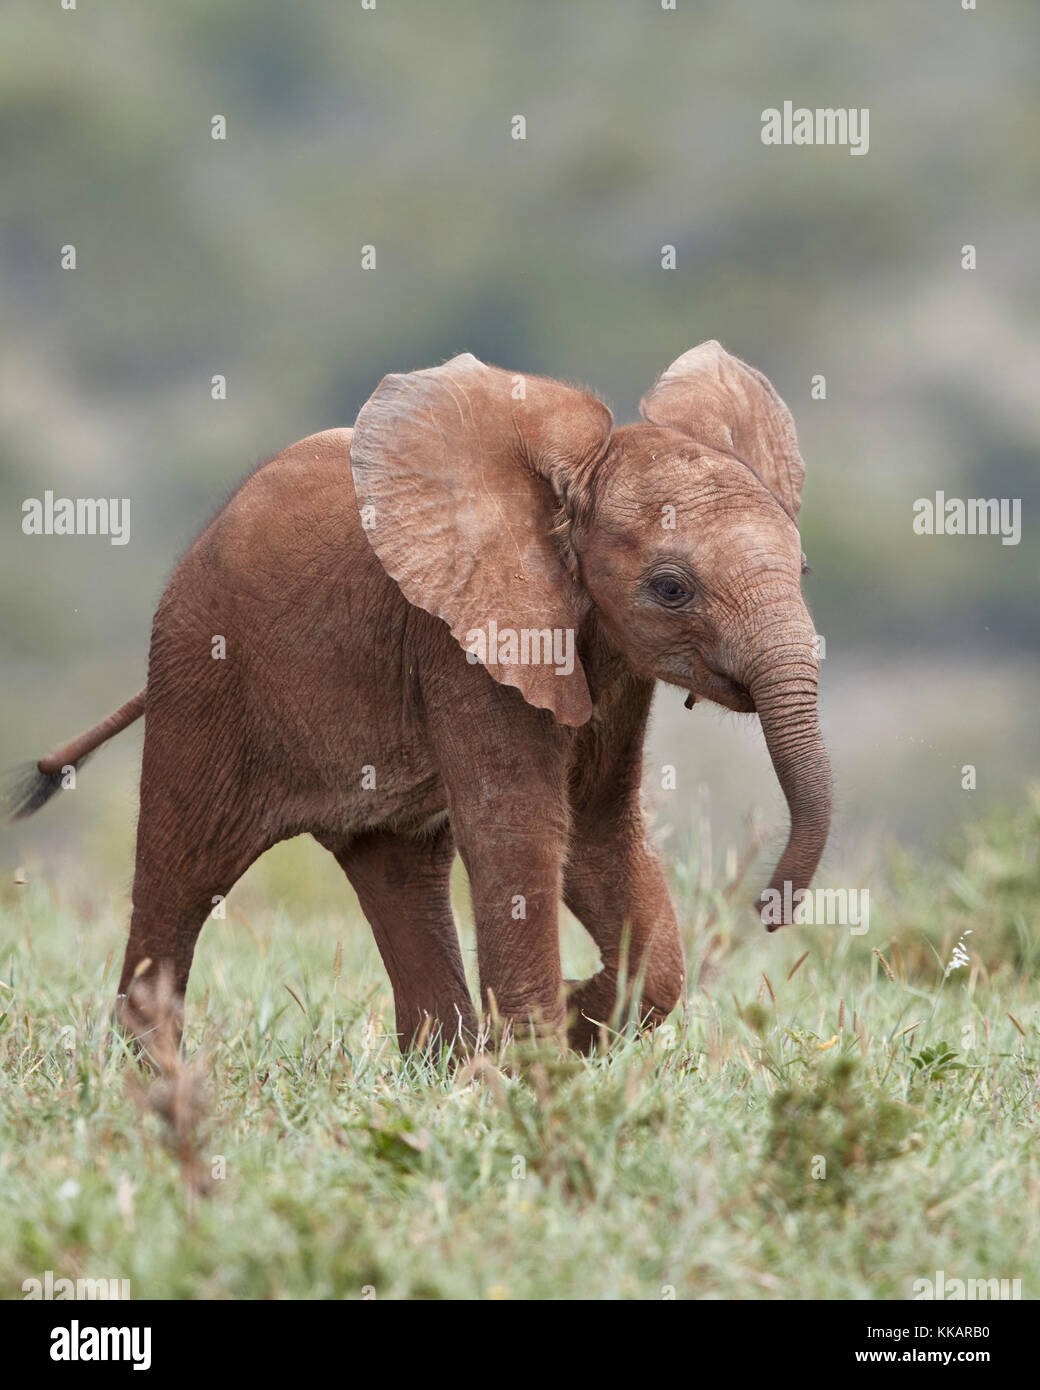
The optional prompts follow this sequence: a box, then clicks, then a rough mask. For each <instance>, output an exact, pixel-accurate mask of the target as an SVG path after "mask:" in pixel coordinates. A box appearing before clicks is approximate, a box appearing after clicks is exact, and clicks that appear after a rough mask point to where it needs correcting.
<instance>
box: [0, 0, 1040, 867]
mask: <svg viewBox="0 0 1040 1390" xmlns="http://www.w3.org/2000/svg"><path fill="white" fill-rule="evenodd" d="M0 24H2V35H3V42H2V43H0V122H2V129H3V139H2V141H0V174H2V187H3V190H4V199H3V212H2V220H0V319H2V322H3V325H4V330H5V331H4V333H3V339H2V342H0V354H2V357H0V441H2V447H0V525H2V526H3V538H4V543H3V545H2V547H0V587H2V592H3V594H4V604H3V612H2V619H0V652H2V659H3V665H4V671H5V686H4V694H3V697H2V703H0V714H2V715H3V721H2V722H3V733H2V738H0V763H3V764H7V763H10V762H13V761H17V760H19V759H21V758H23V757H25V756H27V755H28V754H30V753H35V752H37V751H40V750H41V749H42V748H43V747H45V746H47V745H49V744H51V743H53V742H55V741H57V740H58V739H59V738H61V737H65V736H68V735H69V734H71V733H73V732H75V731H77V730H78V729H79V728H81V727H82V726H84V725H86V724H89V723H91V722H93V721H94V720H95V719H97V718H100V717H101V715H103V714H104V713H106V712H107V711H108V710H109V709H111V708H113V707H114V706H115V705H116V704H118V703H119V702H121V701H122V700H123V699H124V698H125V697H126V696H127V695H128V694H130V693H131V692H132V691H133V690H134V689H136V688H137V686H138V685H139V684H140V683H142V681H143V677H144V669H145V655H146V647H147V637H148V630H149V625H150V620H151V614H152V610H153V608H154V604H155V602H156V600H157V598H158V596H159V593H160V592H161V589H162V585H163V583H164V580H165V577H166V576H167V575H168V573H169V572H170V570H171V568H172V567H173V564H174V563H175V561H176V558H177V556H178V554H179V552H180V551H181V550H183V549H184V547H185V546H186V545H187V544H188V543H189V542H190V541H191V539H192V537H193V536H194V534H195V533H196V532H197V531H198V529H199V528H200V527H201V525H202V524H203V523H204V522H205V521H206V520H207V519H208V517H209V516H210V515H211V514H212V512H213V511H214V510H215V509H216V508H217V506H219V504H220V503H221V501H222V499H223V498H224V496H226V494H227V492H228V491H229V490H230V489H231V488H232V487H233V485H234V484H235V483H236V481H237V480H238V479H239V478H240V477H241V475H242V474H243V473H244V472H246V471H247V470H248V469H249V468H251V467H252V466H253V465H254V464H255V463H256V462H257V461H258V460H259V459H261V458H263V457H266V456H267V455H269V454H271V453H273V452H275V451H277V450H278V449H279V448H281V447H282V446H284V445H286V444H288V443H290V442H292V441H293V440H295V439H297V438H299V437H301V436H303V435H305V434H309V433H312V432H313V431H315V430H318V429H322V428H325V427H327V426H330V425H333V424H345V423H350V422H351V421H352V420H353V418H354V416H355V414H356V412H357V410H358V408H359V407H360V405H361V404H362V402H363V401H364V400H365V399H366V397H367V395H368V394H369V393H370V392H371V390H372V389H373V388H374V387H375V385H376V384H377V382H378V381H379V379H380V377H381V376H382V375H383V374H384V373H385V372H387V371H401V370H407V369H410V368H415V367H422V366H428V365H431V364H433V363H435V362H438V361H440V360H443V359H444V358H446V357H448V356H450V355H451V354H452V353H454V352H457V351H464V350H466V351H471V352H474V353H476V354H477V355H478V356H480V357H482V358H483V359H485V360H487V361H491V362H496V363H499V364H501V365H503V366H506V367H510V368H515V369H518V370H528V371H532V372H541V373H550V374H556V375H559V376H562V377H564V378H567V379H571V380H581V381H583V382H586V383H588V384H590V385H592V386H594V387H595V388H596V389H597V390H599V391H600V392H601V393H602V394H603V395H604V397H605V398H606V399H607V400H608V402H609V403H610V404H611V406H612V407H613V408H614V410H615V414H616V415H617V417H618V419H619V420H624V419H628V418H632V417H633V416H634V415H635V413H636V409H637V404H638V400H639V396H640V395H641V394H642V392H643V391H644V390H645V389H646V387H647V386H648V385H649V384H650V382H651V381H652V379H653V378H654V376H655V375H656V374H657V373H658V372H659V371H661V370H662V369H663V368H664V367H665V366H666V365H667V364H668V363H669V362H670V361H671V360H672V359H673V358H674V357H676V356H677V355H678V354H679V353H681V352H682V351H684V350H685V349H686V348H688V347H690V346H691V345H693V344H695V343H697V342H699V341H701V340H703V339H705V338H710V337H718V338H720V339H721V340H722V341H723V342H724V343H725V345H726V346H727V347H728V348H730V349H731V350H732V351H734V352H736V353H738V354H739V355H740V356H742V357H744V358H746V359H747V360H748V361H750V362H752V363H754V364H755V365H756V366H758V367H759V368H761V369H762V370H763V371H765V372H766V373H767V374H768V375H769V376H770V377H771V378H772V380H773V381H774V382H775V384H776V386H777V388H778V390H779V391H780V393H781V394H782V395H783V396H784V398H785V399H786V400H787V402H788V403H789V404H790V406H791V408H792V410H793V412H794V415H795V418H796V421H797V423H798V427H799V433H800V438H801V442H802V451H803V454H804V456H805V458H806V462H807V466H808V470H809V478H808V483H807V487H806V494H805V507H804V511H803V539H804V545H805V549H806V551H807V553H808V555H809V559H810V563H811V565H812V568H813V571H814V574H813V576H812V578H811V579H810V580H809V581H808V585H807V593H808V595H809V598H810V602H811V604H812V606H813V611H814V614H815V616H816V619H817V627H818V629H819V630H820V632H821V633H823V634H824V635H825V637H826V639H827V659H826V662H825V675H824V714H825V722H826V723H827V725H828V732H829V736H830V737H831V738H832V740H833V741H834V742H835V745H836V763H837V767H838V772H839V795H840V805H841V808H842V815H843V817H844V819H843V820H842V822H841V824H840V825H839V830H838V839H837V844H838V847H839V848H838V851H837V852H838V853H839V854H840V853H841V852H842V851H841V848H840V846H841V844H842V843H843V841H842V836H843V835H844V836H845V838H846V841H847V842H848V843H852V842H854V841H857V840H858V837H859V833H860V830H861V829H862V828H863V827H866V826H868V825H887V826H889V827H890V828H896V829H898V831H899V833H900V834H906V835H910V836H914V835H919V834H921V833H924V832H925V831H926V830H927V828H928V827H930V826H931V825H932V824H933V823H936V822H939V821H943V820H946V819H948V818H951V817H957V816H964V815H972V814H974V813H975V810H976V806H975V802H974V800H973V798H971V797H970V796H964V795H962V794H961V793H960V790H959V774H958V769H959V767H960V765H961V764H962V763H966V762H977V763H979V765H980V769H983V770H984V774H983V771H980V783H979V793H978V796H979V798H980V799H991V798H994V797H1001V796H1010V797H1014V795H1015V794H1016V788H1017V786H1018V784H1019V783H1020V781H1021V780H1022V777H1023V774H1024V773H1025V772H1027V771H1029V770H1032V771H1034V772H1035V770H1036V768H1037V752H1038V738H1037V731H1036V718H1035V700H1036V665H1035V656H1036V592H1037V591H1036V584H1037V578H1038V552H1037V544H1036V532H1035V518H1036V516H1037V514H1038V512H1037V509H1038V504H1040V470H1038V467H1037V461H1038V459H1037V455H1038V450H1037V440H1038V438H1040V391H1038V389H1037V383H1038V381H1040V346H1038V341H1040V340H1038V338H1037V333H1036V328H1037V278H1036V247H1037V245H1038V243H1040V199H1038V190H1040V141H1038V140H1037V129H1038V121H1040V89H1038V87H1037V83H1036V65H1037V54H1038V51H1040V12H1038V11H1037V9H1036V6H1035V5H1033V4H1031V3H1029V0H1008V2H1007V3H1005V4H1003V5H1001V6H999V7H997V6H985V5H983V6H981V7H980V10H979V11H978V12H975V13H971V12H964V11H962V10H961V9H960V6H959V5H958V4H957V3H956V0H943V2H942V3H940V0H933V2H932V3H930V4H925V5H920V6H914V7H909V6H907V5H905V4H904V3H901V0H877V3H874V4H872V5H870V6H863V5H847V4H839V5H834V4H826V3H824V0H801V3H790V4H786V5H776V4H773V3H769V0H737V3H722V0H714V2H713V3H697V4H694V3H692V0H678V9H677V10H676V11H675V12H674V13H672V12H667V11H662V10H661V9H660V7H659V5H658V4H656V3H654V2H653V0H642V2H641V3H632V2H631V0H630V2H629V3H617V2H616V0H613V2H610V3H608V2H607V0H595V3H594V0H569V2H568V4H566V5H565V6H564V5H557V4H552V3H548V2H545V3H538V2H536V0H530V2H529V3H521V4H514V5H482V4H477V3H475V2H474V0H440V3H437V4H429V3H425V4H423V3H419V0H378V4H377V8H376V9H375V10H374V11H364V10H362V9H361V6H360V3H358V0H355V2H354V3H352V4H350V5H337V6H330V5H324V4H315V3H297V4H294V5H292V6H287V5H284V4H276V3H273V0H250V3H248V4H247V3H245V0H220V3H219V4H212V3H203V0H184V2H183V3H180V4H178V5H177V6H169V5H160V4H158V3H156V2H155V0H138V3H135V4H130V3H128V0H122V3H118V2H117V3H110V4H107V5H102V4H95V3H92V0H81V3H80V7H79V8H78V9H77V10H75V11H62V10H61V9H60V8H59V5H58V3H57V0H53V3H51V4H49V5H47V6H40V5H39V4H36V3H32V0H8V4H7V5H6V6H5V9H4V15H3V18H2V21H0ZM786 99H790V100H793V101H794V102H795V104H796V105H804V106H809V107H815V106H818V105H819V106H844V107H868V108H869V110H870V148H869V153H867V154H866V155H864V156H860V157H852V156H850V153H849V151H848V149H846V148H840V147H837V148H784V147H779V148H778V147H767V146H764V145H763V144H762V143H761V140H760V131H761V113H762V111H763V109H765V108H766V107H771V106H781V105H782V104H783V102H784V100H786ZM217 114H219V115H222V116H224V117H225V118H226V122H227V139H226V140H225V141H214V140H213V139H211V136H210V130H211V119H212V117H213V116H214V115H217ZM517 114H522V115H524V116H525V118H526V122H527V138H526V140H525V141H523V142H520V141H515V140H513V139H511V138H510V123H511V120H512V118H513V117H514V115H517ZM965 243H972V244H974V245H975V246H976V247H977V251H978V268H977V269H976V270H974V271H965V270H962V269H961V247H962V245H964V244H965ZM68 244H72V245H74V246H75V247H76V254H77V268H76V269H75V270H74V271H69V270H62V269H61V268H60V249H61V248H62V247H63V246H65V245H68ZM368 244H371V245H374V246H375V247H376V252H377V268H376V269H375V270H363V269H362V267H361V248H362V246H363V245H368ZM666 244H670V245H674V246H675V247H676V253H677V268H676V269H675V270H674V271H665V270H662V269H661V248H662V246H663V245H666ZM817 373H822V374H824V375H825V376H826V382H827V397H826V400H822V401H820V400H813V399H811V397H810V384H811V379H812V377H813V376H814V374H817ZM215 374H221V375H223V376H225V377H226V379H227V399H226V400H225V401H220V402H215V401H213V400H211V398H210V382H211V378H212V377H213V376H214V375H215ZM47 488H51V489H53V491H54V492H55V493H56V494H58V495H62V494H65V495H72V496H77V495H80V496H119V497H123V496H129V497H130V498H131V499H132V527H133V529H132V539H131V542H130V544H129V545H126V546H123V547H116V546H111V545H109V544H108V542H107V541H105V540H104V539H101V538H97V537H94V538H89V537H88V538H78V537H77V538H68V539H65V538H61V539H59V538H41V537H26V536H23V535H22V533H21V529H20V522H21V504H22V501H23V500H24V499H25V498H27V497H31V496H41V495H42V493H43V491H44V490H45V489H47ZM937 489H940V490H943V491H945V492H946V493H947V494H948V495H951V496H964V497H970V496H984V497H990V496H1003V497H1021V498H1022V517H1023V534H1022V542H1021V544H1020V545H1018V546H1003V545H1001V544H1000V541H999V539H997V538H996V537H975V538H967V537H960V538H957V537H919V536H915V535H914V534H913V532H912V529H911V520H912V504H913V501H914V499H915V498H917V497H920V496H931V495H932V494H934V492H935V491H936V490H937ZM706 717H707V719H708V720H709V721H712V720H713V721H714V722H712V723H709V724H708V725H707V726H705V722H704V720H703V719H701V718H700V713H699V712H698V716H697V721H695V722H694V723H690V722H688V721H687V722H680V711H679V705H678V703H677V702H676V701H674V700H673V699H672V695H671V694H670V693H668V694H666V695H665V696H664V698H663V699H662V702H661V714H660V718H659V721H658V725H657V732H656V735H655V738H656V742H655V753H654V757H655V759H656V760H657V761H666V760H670V761H674V762H678V761H681V762H682V764H683V781H682V784H681V788H680V790H681V791H682V793H683V797H682V800H683V807H684V808H686V809H684V810H682V811H680V812H677V817H678V821H680V822H681V821H683V818H684V817H687V816H688V808H689V807H690V806H691V805H692V804H693V799H694V798H693V791H692V788H693V786H694V784H695V782H696V780H697V778H699V777H704V778H705V779H706V780H708V781H710V782H711V783H712V784H713V788H715V789H716V795H717V797H718V799H719V800H718V806H719V813H720V815H721V816H722V817H723V820H724V821H725V822H726V824H727V825H729V826H731V827H732V826H735V825H737V824H738V817H739V812H740V811H741V810H742V809H743V808H744V806H745V805H746V804H747V802H748V801H749V800H750V799H754V798H759V797H764V798H765V799H766V800H767V801H770V804H779V798H778V793H776V792H775V789H774V787H773V784H772V779H771V774H770V772H769V769H768V764H767V763H766V762H765V760H764V754H763V753H762V751H761V747H760V741H759V743H756V739H757V738H758V736H757V733H756V732H755V731H754V730H751V731H748V730H747V729H746V728H745V727H744V725H743V724H741V725H739V727H738V722H737V721H734V720H732V719H730V720H726V719H723V718H721V717H720V718H715V716H713V715H711V714H710V713H709V714H708V715H707V716H706ZM705 727H707V728H708V729H709V731H710V732H709V734H708V735H707V736H705V734H704V732H703V731H704V729H705ZM694 729H696V730H697V734H698V738H699V739H700V740H701V742H700V744H698V743H697V742H695V741H694V739H693V738H692V737H690V736H689V734H690V731H692V730H694ZM677 750H678V751H677ZM980 750H981V751H980ZM134 751H135V750H134V748H133V746H132V743H131V744H128V745H127V747H126V748H124V749H122V750H121V751H120V752H118V753H112V754H111V755H110V754H106V755H105V761H102V760H99V761H98V762H97V764H95V765H92V766H93V768H94V769H95V773H94V774H92V775H96V780H95V782H94V783H93V785H94V788H95V792H94V793H93V794H94V796H95V797H101V796H102V795H103V794H105V793H107V795H108V797H109V798H110V799H111V798H112V797H114V798H115V799H116V800H115V806H114V810H113V811H112V817H113V823H116V822H117V821H118V823H120V824H124V823H125V822H127V814H126V812H127V806H128V804H129V801H130V795H131V788H132V778H133V757H134ZM66 800H70V799H69V798H66ZM72 800H74V799H72ZM98 809H99V808H98V802H97V801H96V800H95V802H94V805H93V808H91V807H89V806H87V805H83V804H77V805H75V806H66V807H65V808H64V809H63V810H61V811H56V812H54V813H53V815H52V818H51V820H50V821H49V822H48V824H47V825H44V823H43V822H42V821H41V822H40V823H39V826H37V825H36V823H33V824H32V830H31V831H30V830H27V829H24V828H23V829H20V830H19V831H18V837H17V839H16V840H15V841H14V845H15V846H16V847H15V848H13V849H12V850H11V854H12V855H17V854H20V853H22V852H23V847H24V846H26V845H38V844H41V843H43V844H46V843H48V842H49V841H51V839H52V837H53V840H54V841H55V842H64V841H66V840H68V838H69V829H70V826H71V825H73V824H77V825H80V826H86V825H87V824H88V823H90V822H91V820H92V819H93V817H95V816H96V815H97V814H98ZM105 814H108V811H107V810H106V812H105ZM727 818H728V819H727ZM128 831H129V826H128V824H127V833H128ZM727 833H729V832H727Z"/></svg>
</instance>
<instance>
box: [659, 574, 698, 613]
mask: <svg viewBox="0 0 1040 1390" xmlns="http://www.w3.org/2000/svg"><path fill="white" fill-rule="evenodd" d="M650 592H651V593H652V594H653V596H654V598H656V599H657V600H658V602H660V603H663V604H664V605H665V607H667V608H681V607H682V605H683V604H684V603H687V602H688V601H689V600H690V599H691V598H693V595H692V594H691V593H690V591H689V589H687V588H684V587H683V585H682V583H681V582H680V581H679V580H678V579H676V578H675V576H674V575H671V574H661V575H658V576H657V578H656V579H651V581H650Z"/></svg>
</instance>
